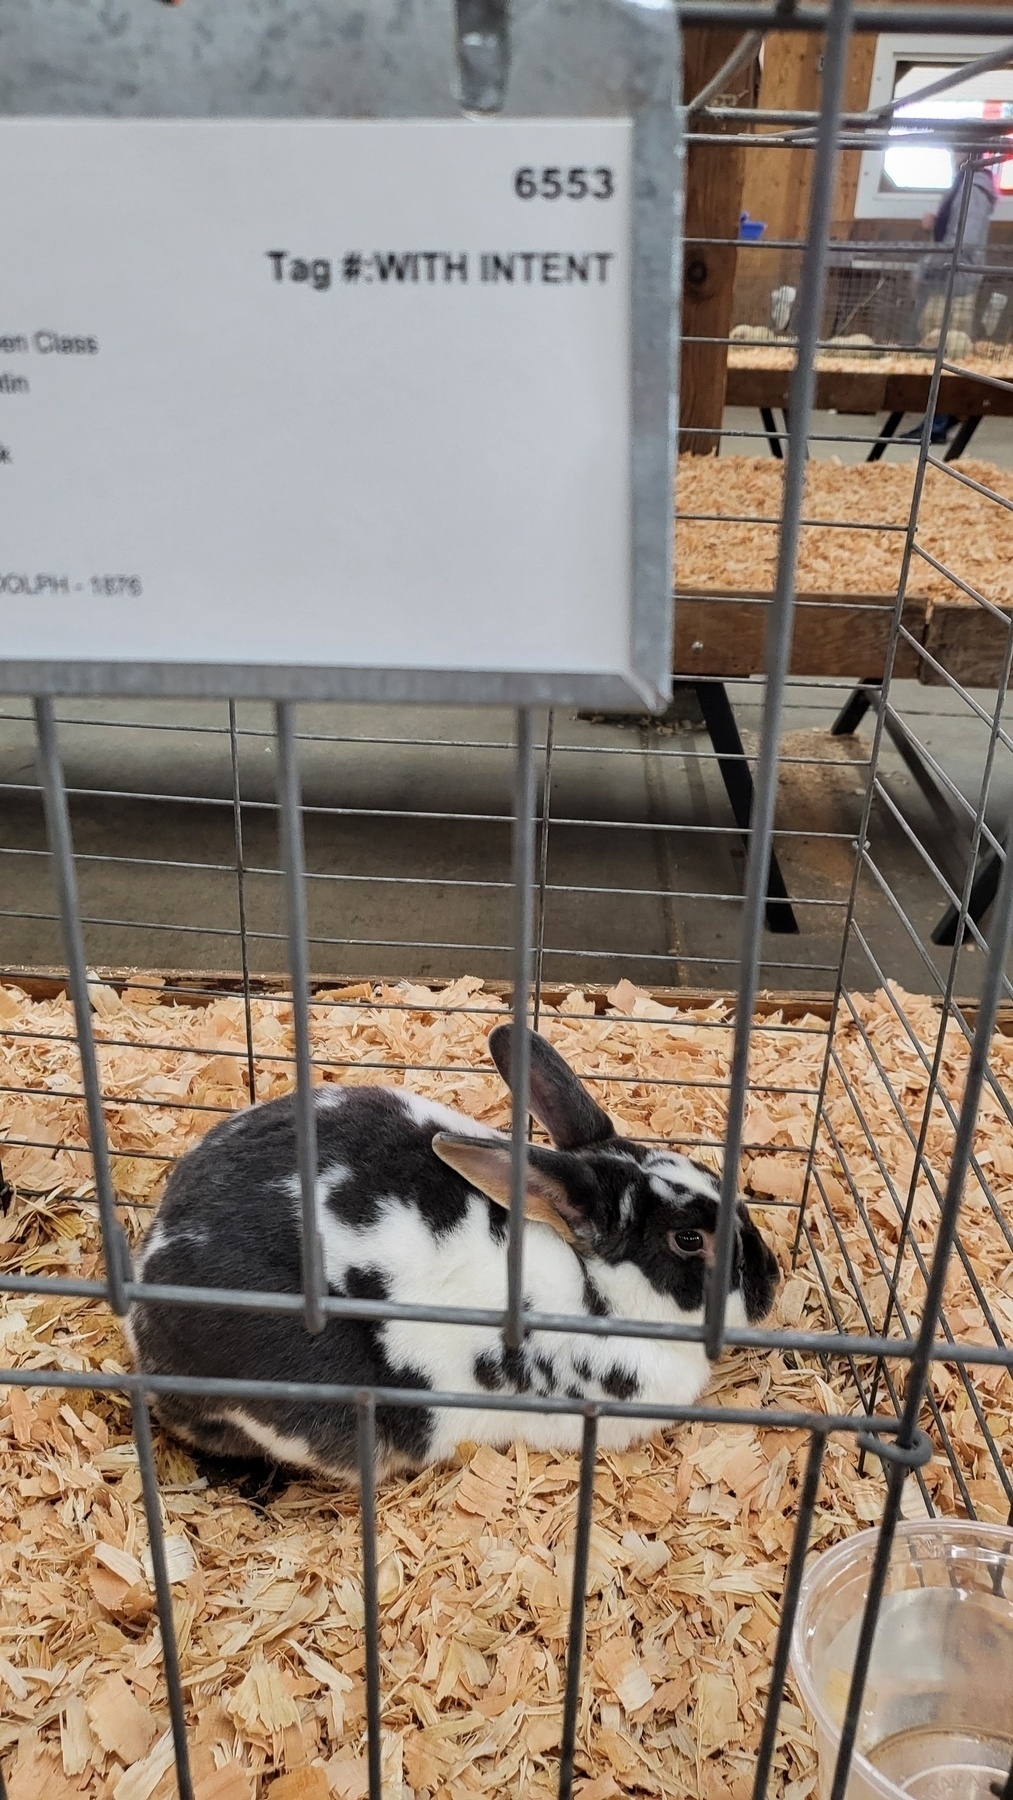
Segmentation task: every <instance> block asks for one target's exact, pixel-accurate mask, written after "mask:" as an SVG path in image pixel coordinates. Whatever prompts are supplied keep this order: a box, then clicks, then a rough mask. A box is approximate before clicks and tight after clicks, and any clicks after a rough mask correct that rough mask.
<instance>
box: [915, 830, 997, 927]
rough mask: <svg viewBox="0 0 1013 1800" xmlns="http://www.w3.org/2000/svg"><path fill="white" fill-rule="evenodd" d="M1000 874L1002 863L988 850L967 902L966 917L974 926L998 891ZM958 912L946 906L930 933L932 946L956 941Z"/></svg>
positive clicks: (954, 908)
mask: <svg viewBox="0 0 1013 1800" xmlns="http://www.w3.org/2000/svg"><path fill="white" fill-rule="evenodd" d="M1001 874H1002V862H1001V861H1000V859H999V857H998V856H997V855H996V853H995V851H994V850H990V851H989V853H988V855H987V856H986V858H985V860H984V862H983V863H982V865H981V868H980V869H979V870H978V873H977V875H976V876H975V878H974V881H973V883H972V886H971V892H970V896H969V898H968V902H967V916H968V918H969V919H971V920H973V922H974V924H975V925H980V924H981V921H982V919H983V918H984V917H985V914H986V913H987V911H988V909H989V907H990V906H991V904H992V902H993V900H994V899H995V896H996V894H997V892H998V890H999V877H1000V875H1001ZM959 916H960V915H959V912H958V910H957V908H956V907H955V906H948V907H947V909H946V911H945V913H944V914H943V916H942V918H941V919H940V921H939V924H938V925H937V926H936V928H935V930H934V931H933V933H932V942H933V943H934V944H944V945H947V946H949V945H952V944H955V943H956V941H957V920H958V918H959Z"/></svg>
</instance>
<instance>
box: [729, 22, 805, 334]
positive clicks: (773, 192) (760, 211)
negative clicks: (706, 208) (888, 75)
mask: <svg viewBox="0 0 1013 1800" xmlns="http://www.w3.org/2000/svg"><path fill="white" fill-rule="evenodd" d="M822 60H823V38H822V37H819V36H816V34H815V33H813V32H808V31H797V32H796V31H772V32H771V34H770V36H769V37H768V38H767V40H766V42H765V44H764V47H763V74H762V76H761V78H760V98H759V104H760V106H761V107H769V108H771V109H776V110H778V111H782V112H816V111H818V109H819V104H820V86H821V74H820V67H821V63H822ZM762 142H763V137H762V131H761V132H759V133H758V135H757V144H758V146H761V145H762ZM811 178H812V151H811V150H764V149H762V148H760V147H758V148H757V149H755V150H753V149H752V148H750V149H749V150H748V151H747V152H746V172H745V179H744V181H743V184H742V206H743V210H744V211H745V212H748V213H749V215H750V217H751V218H754V219H763V220H765V221H766V226H767V233H766V235H767V237H769V238H803V237H804V236H805V229H806V221H807V218H808V214H809V187H810V182H811ZM786 255H790V253H786ZM742 262H743V268H748V266H749V263H748V260H747V258H746V257H745V256H744V257H743V259H742ZM760 322H761V323H763V324H767V323H768V321H767V320H765V319H764V320H762V321H760Z"/></svg>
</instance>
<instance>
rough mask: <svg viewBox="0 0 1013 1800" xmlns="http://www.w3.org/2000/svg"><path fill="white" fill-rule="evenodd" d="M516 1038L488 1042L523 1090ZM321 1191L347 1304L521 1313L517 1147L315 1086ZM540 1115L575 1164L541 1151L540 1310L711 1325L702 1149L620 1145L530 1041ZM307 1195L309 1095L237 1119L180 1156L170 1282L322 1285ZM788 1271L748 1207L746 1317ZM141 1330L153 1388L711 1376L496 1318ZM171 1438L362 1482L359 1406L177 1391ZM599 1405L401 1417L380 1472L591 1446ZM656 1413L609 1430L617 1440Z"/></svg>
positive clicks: (330, 1272) (532, 1258) (334, 1273)
mask: <svg viewBox="0 0 1013 1800" xmlns="http://www.w3.org/2000/svg"><path fill="white" fill-rule="evenodd" d="M510 1041H511V1028H510V1027H509V1026H507V1025H500V1026H497V1027H496V1029H495V1030H494V1031H493V1032H492V1034H491V1036H490V1038H489V1047H490V1050H491V1051H492V1055H493V1058H494V1060H495V1063H496V1066H497V1068H498V1069H499V1071H500V1073H501V1074H502V1076H503V1077H504V1079H505V1080H506V1081H507V1083H509V1080H510ZM315 1098H316V1109H317V1110H316V1127H317V1166H318V1169H319V1176H318V1183H317V1192H318V1196H319V1198H318V1207H319V1213H318V1217H319V1225H320V1234H321V1239H322V1245H323V1261H324V1268H325V1272H326V1279H327V1284H328V1289H329V1292H330V1293H331V1294H333V1295H345V1296H350V1297H358V1298H363V1297H364V1298H369V1299H386V1300H390V1301H394V1302H398V1303H402V1304H428V1305H440V1306H461V1307H488V1308H496V1309H501V1308H503V1307H504V1306H505V1304H506V1298H507V1213H506V1210H505V1207H506V1205H507V1204H508V1196H509V1183H510V1146H509V1142H508V1140H507V1139H506V1138H504V1137H500V1136H498V1135H497V1134H496V1133H494V1132H492V1131H490V1130H489V1129H488V1128H487V1127H484V1126H482V1125H479V1124H478V1123H477V1122H476V1121H475V1120H473V1119H469V1118H467V1117H466V1116H465V1115H464V1114H462V1113H456V1112H452V1111H451V1110H450V1109H449V1108H448V1107H444V1106H440V1105H437V1104H435V1103H434V1102H432V1101H430V1100H424V1099H421V1098H419V1096H418V1095H416V1094H413V1093H410V1092H408V1091H407V1090H406V1089H405V1088H398V1087H340V1086H336V1085H330V1084H328V1085H325V1086H323V1087H320V1088H318V1089H316V1092H315ZM530 1100H531V1110H532V1111H533V1112H534V1113H535V1115H536V1117H537V1118H538V1119H540V1120H541V1122H542V1124H543V1125H544V1126H545V1129H546V1131H547V1132H548V1134H549V1137H550V1138H551V1140H552V1143H553V1145H554V1146H555V1147H554V1148H553V1149H543V1148H540V1147H532V1148H531V1149H530V1153H529V1169H528V1193H527V1206H526V1212H527V1222H526V1225H525V1232H524V1284H523V1285H524V1297H525V1302H526V1305H527V1306H528V1307H529V1308H530V1309H531V1310H533V1311H538V1312H553V1313H568V1314H573V1315H575V1316H584V1317H586V1316H589V1315H590V1316H593V1317H595V1318H598V1319H602V1318H607V1317H608V1316H609V1315H610V1314H612V1315H613V1316H615V1317H617V1318H624V1319H635V1320H636V1319H639V1320H661V1321H665V1322H673V1323H675V1322H686V1321H690V1322H697V1321H699V1320H700V1319H701V1317H702V1305H703V1296H704V1280H705V1271H706V1268H707V1264H708V1260H709V1258H710V1256H711V1252H712V1245H713V1234H714V1228H715V1222H716V1216H717V1193H718V1189H717V1184H716V1182H715V1180H714V1178H713V1176H712V1175H711V1174H710V1173H709V1172H708V1171H707V1170H706V1169H703V1168H701V1167H700V1166H699V1165H698V1164H696V1163H694V1162H691V1161H690V1160H689V1159H688V1158H687V1157H685V1156H680V1155H678V1154H677V1153H676V1152H674V1151H671V1150H667V1149H655V1148H650V1147H648V1146H646V1145H642V1144H638V1143H634V1142H631V1140H630V1139H628V1138H622V1137H619V1136H618V1134H617V1133H616V1131H615V1129H614V1127H613V1125H612V1122H611V1120H610V1119H609V1118H608V1117H607V1115H606V1114H605V1113H604V1112H603V1111H602V1110H601V1108H600V1107H598V1106H597V1105H595V1103H594V1101H593V1100H592V1099H591V1098H590V1096H589V1095H588V1093H587V1092H586V1090H585V1089H584V1088H583V1086H582V1085H581V1083H580V1081H579V1080H578V1079H577V1077H576V1076H575V1075H574V1074H573V1073H572V1071H571V1070H570V1069H569V1068H568V1066H567V1064H566V1063H565V1062H564V1061H563V1059H562V1057H561V1056H560V1055H559V1054H558V1052H557V1051H555V1050H554V1049H553V1048H552V1047H551V1045H550V1044H548V1043H547V1042H546V1040H545V1039H544V1038H542V1037H539V1036H537V1035H535V1034H534V1033H532V1034H531V1086H530ZM300 1238H301V1201H300V1185H299V1177H298V1174H297V1173H296V1135H295V1111H294V1104H293V1100H292V1098H291V1096H286V1097H285V1098H283V1099H280V1100H271V1101H268V1102H266V1103H265V1104H263V1105H259V1106H254V1107H251V1108H250V1109H249V1110H248V1111H245V1112H242V1113H240V1114H238V1115H237V1116H236V1117H234V1118H232V1119H229V1120H227V1121H226V1122H225V1123H224V1124H221V1125H216V1126H215V1127H214V1129H213V1130H211V1131H209V1132H208V1134H207V1136H206V1137H205V1138H203V1139H202V1141H201V1142H200V1143H199V1144H198V1145H197V1146H196V1147H195V1148H194V1149H193V1150H191V1151H189V1152H188V1154H187V1155H186V1156H184V1157H183V1158H182V1160H181V1161H180V1162H179V1163H178V1164H177V1166H176V1167H175V1169H174V1170H173V1172H172V1174H171V1176H170V1178H169V1181H168V1183H167V1185H166V1189H165V1194H164V1197H163V1199H162V1203H161V1205H160V1207H159V1209H158V1214H157V1216H156V1218H155V1220H154V1222H153V1224H152V1226H151V1228H150V1230H149V1231H148V1234H147V1237H146V1239H145V1241H144V1244H143V1246H142V1249H141V1251H140V1254H139V1257H138V1262H137V1267H138V1278H139V1279H141V1280H143V1281H147V1282H151V1283H157V1284H159V1285H167V1284H174V1285H182V1286H192V1287H217V1288H244V1289H248V1290H260V1291H265V1290H267V1291H271V1290H273V1291H275V1292H282V1293H296V1292H298V1291H299V1289H300V1268H301V1261H300ZM777 1279H778V1272H777V1263H776V1261H775V1258H774V1256H773V1253H772V1252H771V1251H770V1250H769V1249H768V1247H767V1245H766V1244H765V1243H764V1241H763V1239H762V1238H761V1236H760V1233H759V1232H758V1231H757V1229H756V1226H755V1225H754V1224H753V1223H752V1221H751V1220H750V1218H749V1215H748V1213H747V1211H746V1209H745V1207H744V1206H743V1205H741V1204H740V1206H739V1216H738V1221H737V1225H736V1240H735V1251H734V1265H733V1274H732V1293H731V1295H730V1298H729V1305H728V1318H729V1322H730V1323H732V1324H733V1325H744V1324H746V1323H747V1322H748V1323H751V1324H752V1323H756V1322H757V1321H759V1320H760V1319H762V1318H764V1317H765V1315H766V1314H767V1313H768V1312H769V1310H770V1307H771V1304H772V1302H773V1298H774V1293H775V1289H776V1286H777ZM128 1333H129V1337H130V1341H131V1348H132V1350H133V1352H134V1357H135V1360H136V1363H137V1365H138V1367H139V1368H140V1369H142V1370H144V1371H146V1372H148V1373H151V1374H159V1375H169V1376H172V1375H189V1376H195V1375H196V1376H204V1377H207V1376H218V1377H232V1378H242V1379H247V1380H250V1379H253V1380H257V1379H261V1380H273V1381H309V1382H332V1383H341V1384H349V1385H352V1386H355V1387H360V1386H361V1387H365V1386H367V1385H376V1386H381V1387H389V1388H417V1389H423V1390H426V1389H429V1390H435V1391H437V1392H438V1391H441V1390H442V1391H443V1392H444V1393H449V1392H456V1393H461V1392H466V1393H471V1394H486V1393H487V1394H490V1395H491V1394H497V1395H502V1396H509V1395H514V1394H530V1395H543V1396H544V1395H567V1396H570V1397H571V1398H574V1399H578V1398H579V1399H595V1400H616V1399H620V1400H638V1401H644V1402H652V1401H656V1402H659V1403H661V1404H664V1405H684V1404H688V1403H691V1402H692V1401H694V1400H696V1399H697V1397H698V1396H699V1394H700V1393H701V1392H702V1390H703V1388H704V1386H705V1385H706V1382H707V1379H708V1375H709V1364H708V1362H707V1359H706V1356H705V1355H704V1351H703V1348H702V1346H701V1345H699V1344H694V1343H676V1342H665V1341H664V1340H659V1339H658V1338H650V1339H644V1340H639V1339H637V1338H633V1337H620V1336H589V1335H583V1334H575V1335H573V1336H568V1335H565V1334H563V1333H561V1332H549V1331H533V1332H531V1333H530V1334H529V1336H528V1338H527V1340H526V1342H525V1343H524V1346H523V1348H521V1349H520V1350H509V1349H507V1348H506V1347H505V1346H504V1343H503V1339H502V1336H501V1334H500V1332H499V1331H497V1330H495V1329H493V1328H490V1327H472V1326H468V1325H456V1324H455V1325H439V1324H428V1323H425V1324H423V1323H416V1322H414V1321H404V1320H388V1321H385V1322H381V1323H372V1322H366V1321H360V1320H350V1319H335V1318H331V1319H329V1320H328V1322H327V1325H326V1327H325V1329H324V1331H323V1332H322V1333H320V1334H319V1335H315V1336H314V1335H311V1334H310V1333H309V1332H308V1331H307V1330H306V1329H305V1327H304V1325H303V1323H302V1319H301V1317H299V1316H295V1315H292V1314H278V1313H254V1312H238V1311H231V1310H226V1309H224V1308H218V1309H205V1308H203V1307H201V1308H197V1307H192V1306H173V1305H171V1304H167V1303H163V1302H153V1301H139V1302H137V1303H136V1304H135V1305H134V1306H133V1307H132V1308H131V1311H130V1315H129V1320H128ZM155 1410H156V1412H157V1415H158V1417H159V1418H160V1420H161V1421H162V1423H163V1424H164V1425H165V1426H166V1428H167V1429H168V1430H170V1431H171V1432H173V1433H174V1434H175V1435H176V1436H177V1437H179V1438H182V1439H183V1440H185V1441H186V1442H187V1443H188V1444H191V1445H193V1446H194V1447H196V1448H198V1449H200V1450H202V1451H204V1452H206V1453H209V1454H211V1455H213V1456H216V1457H221V1456H226V1457H228V1456H238V1457H245V1458H251V1457H253V1458H264V1457H267V1458H269V1459H271V1460H273V1461H274V1462H276V1463H280V1464H282V1465H286V1466H292V1467H299V1468H305V1469H311V1470H313V1471H314V1472H316V1473H318V1474H323V1475H326V1476H331V1477H344V1476H348V1475H351V1474H353V1473H354V1470H355V1449H356V1432H355V1414H354V1411H353V1409H352V1408H351V1407H350V1406H342V1405H338V1406H328V1405H322V1404H320V1403H315V1404H314V1403H313V1402H309V1401H292V1402H286V1401H278V1400H270V1399H265V1400H256V1401H251V1400H243V1401H241V1402H239V1401H229V1400H219V1399H214V1400H211V1399H206V1398H194V1397H192V1396H185V1395H160V1396H159V1397H158V1399H157V1401H156V1402H155ZM581 1429H582V1421H581V1419H580V1417H579V1416H578V1415H576V1414H570V1415H566V1414H555V1415H553V1414H539V1413H537V1412H524V1411H512V1410H509V1409H503V1410H499V1409H496V1408H493V1407H489V1408H482V1409H479V1410H476V1411H470V1410H469V1411H466V1410H463V1409H460V1408H456V1407H454V1408H436V1407H431V1408H427V1407H392V1406H387V1407H384V1406H382V1405H381V1406H379V1407H378V1408H377V1413H376V1430H377V1456H378V1466H379V1471H380V1472H381V1473H385V1472H387V1471H388V1470H390V1469H394V1468H398V1467H402V1468H409V1469H418V1468H421V1467H424V1466H426V1465H428V1464H430V1463H435V1462H440V1461H442V1460H444V1459H445V1458H447V1457H448V1456H450V1455H451V1454H452V1452H453V1450H454V1448H455V1445H456V1444H457V1443H458V1442H460V1441H461V1440H462V1439H464V1438H467V1439H469V1440H471V1441H473V1442H480V1443H486V1444H491V1445H496V1446H501V1447H502V1446H506V1445H508V1444H510V1443H512V1442H513V1441H514V1439H516V1438H523V1439H524V1440H525V1441H526V1442H527V1443H529V1444H531V1445H534V1446H538V1447H541V1448H558V1449H573V1448H575V1447H576V1446H577V1445H578V1444H579V1442H580V1435H581ZM653 1429H654V1425H653V1424H652V1422H651V1421H650V1420H645V1419H631V1418H622V1417H612V1418H603V1419H602V1420H601V1423H600V1441H601V1442H602V1444H604V1445H607V1446H610V1447H612V1448H616V1449H622V1448H625V1447H626V1446H628V1445H630V1444H633V1443H636V1442H638V1441H639V1440H641V1439H643V1438H645V1437H647V1436H649V1435H650V1433H651V1431H652V1430H653Z"/></svg>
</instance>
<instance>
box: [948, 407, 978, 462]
mask: <svg viewBox="0 0 1013 1800" xmlns="http://www.w3.org/2000/svg"><path fill="white" fill-rule="evenodd" d="M980 424H981V414H980V413H979V414H978V417H977V418H976V419H965V420H964V423H963V424H962V425H961V426H960V428H959V429H958V431H957V435H956V437H955V438H954V439H953V442H952V444H948V445H947V447H946V455H945V456H944V457H943V461H944V462H956V460H957V457H958V456H963V454H964V451H965V450H966V449H967V446H968V444H969V443H970V442H971V439H972V438H973V436H974V434H975V432H976V431H977V429H978V426H979V425H980Z"/></svg>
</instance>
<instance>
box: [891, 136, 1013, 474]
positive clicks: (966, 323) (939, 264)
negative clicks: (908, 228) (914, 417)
mask: <svg viewBox="0 0 1013 1800" xmlns="http://www.w3.org/2000/svg"><path fill="white" fill-rule="evenodd" d="M971 160H972V156H971V152H970V151H967V150H965V151H962V152H960V153H958V155H957V157H956V159H955V161H956V174H955V176H954V180H953V185H952V186H951V188H950V190H949V192H948V193H946V194H944V195H943V198H942V200H941V201H940V204H939V206H938V208H937V210H936V211H935V212H934V213H925V215H924V216H923V218H922V225H923V226H924V228H925V230H926V231H931V233H932V237H933V241H934V242H935V243H936V244H942V245H949V246H951V247H952V244H953V240H954V238H955V236H956V232H957V221H958V219H959V217H960V196H961V191H962V189H963V185H964V170H965V169H966V168H967V165H968V163H969V162H970V161H971ZM998 197H999V193H998V188H997V186H996V180H995V176H994V175H993V173H992V170H991V169H976V170H975V172H974V175H973V177H972V180H971V192H970V196H969V198H968V202H967V218H966V220H965V222H964V237H963V244H962V247H961V248H962V255H961V261H962V262H969V263H972V262H973V263H983V262H984V261H985V249H986V246H987V244H988V228H989V226H990V225H991V223H992V214H993V213H994V211H995V203H996V200H997V199H998ZM948 273H949V264H948V262H947V259H946V257H945V256H938V255H937V256H926V257H925V258H924V260H923V262H922V264H921V266H920V268H919V270H918V275H917V281H916V287H915V319H916V321H917V323H916V326H915V330H916V333H917V337H918V342H919V344H922V345H924V346H925V348H926V349H930V350H934V349H935V348H936V345H937V344H938V342H939V331H940V327H941V325H942V322H943V304H944V301H945V298H946V281H947V275H948ZM980 287H981V276H980V275H976V274H975V273H974V271H973V270H972V269H965V270H961V271H959V272H958V273H957V274H956V275H955V276H954V279H953V304H952V306H951V308H950V323H949V329H948V331H947V340H948V341H949V339H951V338H952V337H953V336H954V334H955V333H957V332H962V333H963V334H964V336H965V337H966V338H967V339H968V341H969V342H970V340H971V339H972V338H973V336H974V330H973V327H974V309H975V303H976V301H977V298H978V289H979V288H980ZM955 424H956V420H955V419H953V418H951V417H950V415H949V414H948V413H936V415H935V417H934V419H933V421H932V439H931V441H932V443H933V444H945V442H946V439H947V437H948V435H949V433H950V430H951V428H952V427H953V426H954V425H955ZM921 435H922V426H921V425H917V426H916V427H915V429H914V430H913V431H906V432H905V433H904V439H905V441H906V442H908V443H917V442H918V441H919V439H920V438H921Z"/></svg>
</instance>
